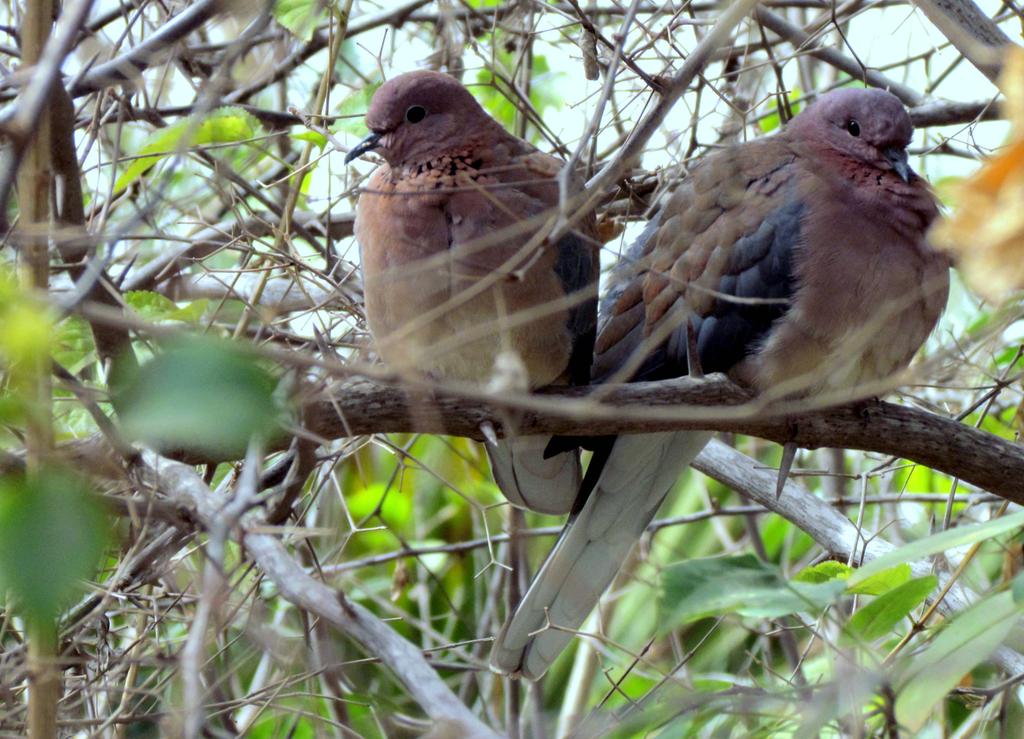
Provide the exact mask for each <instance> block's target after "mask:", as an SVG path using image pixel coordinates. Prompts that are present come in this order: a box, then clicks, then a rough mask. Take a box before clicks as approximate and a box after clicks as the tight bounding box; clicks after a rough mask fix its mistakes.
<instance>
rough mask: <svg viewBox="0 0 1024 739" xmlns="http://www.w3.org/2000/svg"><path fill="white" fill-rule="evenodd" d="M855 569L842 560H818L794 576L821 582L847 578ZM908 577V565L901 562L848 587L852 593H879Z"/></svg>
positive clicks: (799, 580) (804, 580) (895, 585)
mask: <svg viewBox="0 0 1024 739" xmlns="http://www.w3.org/2000/svg"><path fill="white" fill-rule="evenodd" d="M854 572H856V570H855V569H854V568H852V567H849V566H848V565H845V564H843V563H842V562H834V561H832V560H827V561H825V562H819V563H818V564H816V565H814V566H813V567H807V568H805V569H803V570H801V571H800V573H799V574H798V575H797V576H796V578H794V579H795V580H796V581H797V582H808V583H823V582H832V581H836V580H848V579H849V578H850V576H851V575H852V574H853V573H854ZM909 579H910V565H908V564H906V563H905V562H904V563H903V564H899V565H896V566H895V567H893V568H891V569H888V570H884V571H882V572H879V573H878V574H876V575H872V576H870V577H868V578H867V579H865V580H863V581H862V582H860V583H859V584H857V585H853V586H851V587H850V588H849V590H848V592H849V593H850V594H852V595H881V594H882V593H885V592H888V591H890V590H892V589H893V588H895V587H898V586H900V585H902V584H903V583H905V582H906V581H907V580H909Z"/></svg>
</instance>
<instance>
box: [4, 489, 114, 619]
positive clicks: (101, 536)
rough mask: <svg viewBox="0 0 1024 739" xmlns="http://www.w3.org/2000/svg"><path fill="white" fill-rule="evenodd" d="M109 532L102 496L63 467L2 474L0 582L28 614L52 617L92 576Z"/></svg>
mask: <svg viewBox="0 0 1024 739" xmlns="http://www.w3.org/2000/svg"><path fill="white" fill-rule="evenodd" d="M109 530H110V526H109V523H108V522H107V518H106V516H105V514H104V511H103V508H102V506H101V505H100V502H99V500H98V498H96V496H95V495H94V494H93V493H92V492H91V491H90V490H89V488H88V486H87V485H86V484H85V482H84V481H82V480H81V479H79V478H77V477H75V476H73V475H72V474H71V473H69V472H67V471H65V470H58V469H45V470H42V471H41V472H39V473H38V474H33V475H7V476H5V477H2V478H0V585H2V587H3V588H4V589H6V590H7V591H9V592H10V593H11V594H13V595H14V597H15V600H16V602H17V603H18V605H19V606H20V608H22V609H23V610H24V612H25V614H26V615H27V616H29V617H30V618H33V619H37V620H40V621H41V620H44V619H52V618H54V617H55V616H56V615H57V614H58V612H59V611H60V608H61V606H62V605H63V604H64V603H66V602H67V600H68V599H69V598H70V597H71V596H72V595H73V594H74V593H75V591H76V590H79V589H80V588H79V580H81V579H82V578H85V577H88V576H90V575H92V574H93V570H94V568H95V566H96V562H97V561H98V559H99V557H100V554H102V552H103V548H104V546H105V545H106V540H107V532H108V531H109Z"/></svg>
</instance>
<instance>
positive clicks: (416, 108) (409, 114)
mask: <svg viewBox="0 0 1024 739" xmlns="http://www.w3.org/2000/svg"><path fill="white" fill-rule="evenodd" d="M426 117H427V109H426V108H424V107H423V106H422V105H413V106H411V107H410V108H409V110H407V111H405V120H407V121H409V123H419V122H420V121H422V120H423V119H424V118H426Z"/></svg>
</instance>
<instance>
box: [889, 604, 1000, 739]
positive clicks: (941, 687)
mask: <svg viewBox="0 0 1024 739" xmlns="http://www.w3.org/2000/svg"><path fill="white" fill-rule="evenodd" d="M1019 615H1020V606H1018V605H1017V604H1016V603H1014V601H1013V597H1012V596H1011V595H1010V593H1007V592H1004V593H999V594H998V595H995V596H993V597H991V598H986V599H984V600H982V601H981V602H979V603H976V604H975V605H973V606H972V607H971V608H969V609H967V610H966V611H964V612H963V613H961V614H960V615H959V616H957V617H956V618H955V619H953V620H952V621H951V622H950V623H949V624H948V625H947V626H946V627H945V628H944V629H943V630H942V633H940V634H939V635H938V636H937V637H935V639H934V640H933V641H932V643H931V644H929V645H928V647H927V648H926V649H925V650H924V651H923V652H921V653H919V654H915V655H914V656H913V658H910V659H908V660H907V662H906V664H907V669H906V670H905V672H904V673H903V674H902V675H901V677H900V679H899V680H898V686H899V695H898V697H897V698H896V718H897V720H898V721H899V723H900V724H901V725H904V726H906V727H907V728H908V729H909V730H910V731H912V732H916V731H918V730H919V729H920V728H921V727H922V726H924V724H925V722H926V721H927V720H928V718H929V717H930V715H931V712H932V708H933V707H934V706H935V705H936V704H937V703H939V701H941V700H943V699H944V698H945V696H946V694H947V693H948V692H949V691H950V690H952V689H953V688H955V687H956V685H957V683H959V682H960V680H961V679H962V678H963V676H964V675H966V674H967V673H968V672H970V671H971V670H972V669H974V668H975V667H976V666H977V665H979V664H980V663H981V662H982V661H983V660H985V659H986V658H987V657H988V656H989V655H990V654H991V653H992V652H993V651H994V650H995V649H996V647H998V646H999V644H1000V643H1001V642H1002V641H1003V640H1004V639H1005V638H1006V637H1007V635H1008V634H1009V633H1010V631H1011V630H1012V629H1013V627H1014V625H1015V624H1016V623H1017V620H1018V616H1019Z"/></svg>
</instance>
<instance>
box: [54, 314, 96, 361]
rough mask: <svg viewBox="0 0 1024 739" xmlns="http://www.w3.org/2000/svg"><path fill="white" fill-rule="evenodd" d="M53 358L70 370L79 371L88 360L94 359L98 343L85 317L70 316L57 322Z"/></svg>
mask: <svg viewBox="0 0 1024 739" xmlns="http://www.w3.org/2000/svg"><path fill="white" fill-rule="evenodd" d="M54 339H55V342H54V348H53V358H54V359H55V360H57V361H58V362H59V363H60V364H61V366H62V367H64V368H65V369H67V370H68V371H69V372H78V370H80V369H81V367H82V365H83V364H84V363H85V362H86V361H91V360H92V359H94V352H95V350H96V345H95V344H94V343H93V339H92V329H91V328H90V327H89V324H88V323H87V322H86V321H85V319H84V318H81V317H79V316H68V317H67V318H65V319H64V320H62V321H61V322H60V323H59V324H57V328H56V331H55V334H54Z"/></svg>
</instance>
